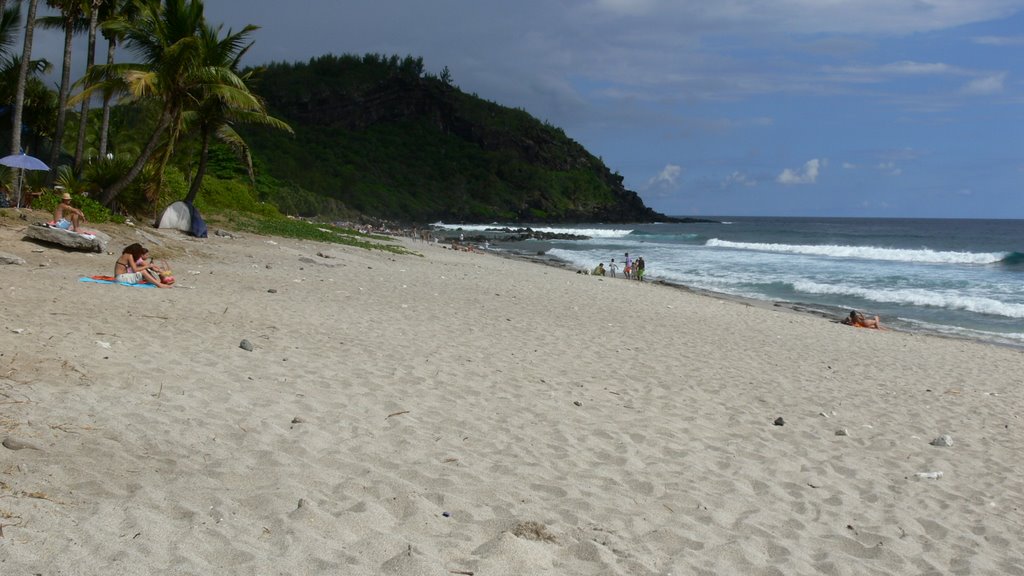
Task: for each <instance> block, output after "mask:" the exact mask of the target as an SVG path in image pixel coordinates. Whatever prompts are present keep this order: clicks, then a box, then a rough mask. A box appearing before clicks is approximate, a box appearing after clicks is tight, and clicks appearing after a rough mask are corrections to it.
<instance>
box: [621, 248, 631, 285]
mask: <svg viewBox="0 0 1024 576" xmlns="http://www.w3.org/2000/svg"><path fill="white" fill-rule="evenodd" d="M622 275H623V276H625V277H626V279H627V280H628V279H630V278H632V277H633V259H632V258H630V257H629V252H626V264H625V268H623V269H622Z"/></svg>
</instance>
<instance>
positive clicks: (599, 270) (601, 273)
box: [592, 262, 605, 276]
mask: <svg viewBox="0 0 1024 576" xmlns="http://www.w3.org/2000/svg"><path fill="white" fill-rule="evenodd" d="M604 273H605V270H604V262H601V263H600V264H598V265H597V266H596V267H594V271H593V272H592V274H593V275H594V276H604Z"/></svg>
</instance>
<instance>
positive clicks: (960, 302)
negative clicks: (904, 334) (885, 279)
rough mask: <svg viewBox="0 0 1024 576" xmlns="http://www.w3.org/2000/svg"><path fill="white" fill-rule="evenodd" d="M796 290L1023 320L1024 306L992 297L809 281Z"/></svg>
mask: <svg viewBox="0 0 1024 576" xmlns="http://www.w3.org/2000/svg"><path fill="white" fill-rule="evenodd" d="M793 288H794V289H796V290H797V291H799V292H804V293H807V294H830V295H839V296H854V297H858V298H864V299H865V300H871V301H874V302H886V303H891V304H910V305H913V306H929V307H934V308H945V309H947V310H966V311H968V312H974V313H976V314H991V315H993V316H1005V317H1007V318H1024V304H1014V303H1009V302H1000V301H999V300H995V299H992V298H986V297H983V296H969V295H965V294H963V293H957V292H936V291H931V290H924V289H920V288H904V289H875V288H865V287H863V286H852V285H849V284H821V283H819V282H811V281H807V280H800V281H797V282H794V283H793Z"/></svg>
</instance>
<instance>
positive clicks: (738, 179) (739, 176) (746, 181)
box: [722, 170, 757, 188]
mask: <svg viewBox="0 0 1024 576" xmlns="http://www.w3.org/2000/svg"><path fill="white" fill-rule="evenodd" d="M733 186H747V187H750V186H757V182H756V181H755V180H753V179H751V178H750V177H749V176H747V175H746V174H744V173H742V172H740V171H738V170H737V171H735V172H733V173H732V174H729V175H728V176H726V177H725V180H723V181H722V188H731V187H733Z"/></svg>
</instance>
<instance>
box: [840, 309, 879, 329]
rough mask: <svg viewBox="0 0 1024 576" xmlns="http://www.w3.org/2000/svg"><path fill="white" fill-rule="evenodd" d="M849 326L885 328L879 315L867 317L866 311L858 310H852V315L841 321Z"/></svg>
mask: <svg viewBox="0 0 1024 576" xmlns="http://www.w3.org/2000/svg"><path fill="white" fill-rule="evenodd" d="M839 322H840V323H842V324H846V325H847V326H856V327H857V328H872V329H874V330H885V328H882V323H881V322H880V321H879V320H878V316H875V317H874V318H867V317H865V316H864V313H862V312H858V311H857V310H850V315H849V316H847V317H846V318H843V319H842V320H840V321H839Z"/></svg>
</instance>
